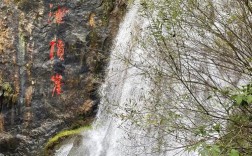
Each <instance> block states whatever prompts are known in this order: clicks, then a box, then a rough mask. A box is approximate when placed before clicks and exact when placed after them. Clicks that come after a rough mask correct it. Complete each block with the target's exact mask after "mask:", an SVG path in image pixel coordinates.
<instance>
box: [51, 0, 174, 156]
mask: <svg viewBox="0 0 252 156" xmlns="http://www.w3.org/2000/svg"><path fill="white" fill-rule="evenodd" d="M139 8H140V4H139V1H138V0H137V1H135V2H134V4H133V5H132V7H131V8H130V9H129V11H128V13H127V14H126V16H125V19H124V21H123V22H122V23H121V25H120V28H119V32H118V35H117V37H116V39H115V42H114V48H113V50H112V52H111V56H110V64H109V66H108V69H107V77H106V79H105V83H104V84H103V85H102V87H101V89H100V90H101V104H100V105H99V112H98V114H97V119H96V121H95V123H94V125H93V129H92V130H90V131H86V132H83V133H82V135H81V137H82V138H78V139H77V141H76V140H75V141H74V140H73V139H72V140H69V141H68V143H66V144H64V145H62V146H61V148H60V149H58V150H57V151H56V153H55V155H56V156H124V155H130V156H132V155H143V156H146V155H167V156H173V155H175V154H176V153H178V151H175V152H174V151H173V152H165V153H151V149H152V147H153V146H154V143H153V138H148V137H143V136H144V135H145V133H146V131H145V130H141V129H139V128H138V127H135V126H133V125H134V124H132V122H133V121H131V120H123V118H126V117H127V118H130V117H131V112H133V111H138V112H141V111H143V110H142V108H143V107H148V100H146V99H151V97H150V95H149V92H151V83H150V81H149V80H148V78H146V77H144V74H143V73H142V70H141V69H143V68H145V70H146V66H145V61H146V60H148V59H149V58H148V57H149V56H148V54H147V53H145V52H144V50H142V49H141V48H139V45H138V42H137V41H135V37H136V36H141V37H144V35H145V32H144V31H143V30H145V29H146V28H147V27H148V25H149V22H148V20H146V19H144V18H143V17H141V16H140V15H139ZM149 61H151V60H149ZM143 114H144V113H143ZM140 117H141V115H140ZM132 118H133V116H132ZM136 118H138V117H136ZM129 133H131V135H132V136H133V137H134V138H133V139H130V137H129V135H128V134H129ZM154 135H156V132H153V136H154ZM132 136H131V137H132ZM76 142H77V143H76ZM138 145H143V146H138Z"/></svg>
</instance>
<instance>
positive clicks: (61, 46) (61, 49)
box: [57, 39, 65, 60]
mask: <svg viewBox="0 0 252 156" xmlns="http://www.w3.org/2000/svg"><path fill="white" fill-rule="evenodd" d="M64 46H65V45H64V42H63V41H62V40H60V39H59V40H58V43H57V48H58V50H57V56H58V58H59V59H60V60H64V58H63V55H64Z"/></svg>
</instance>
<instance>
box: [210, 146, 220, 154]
mask: <svg viewBox="0 0 252 156" xmlns="http://www.w3.org/2000/svg"><path fill="white" fill-rule="evenodd" d="M211 153H212V156H219V155H220V153H221V151H220V148H219V146H217V145H213V146H212V148H211Z"/></svg>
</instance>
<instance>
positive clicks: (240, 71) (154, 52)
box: [121, 0, 252, 156]
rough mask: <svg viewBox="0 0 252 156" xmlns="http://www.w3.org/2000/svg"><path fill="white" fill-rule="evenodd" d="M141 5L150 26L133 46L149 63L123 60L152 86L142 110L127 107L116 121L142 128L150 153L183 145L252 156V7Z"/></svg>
mask: <svg viewBox="0 0 252 156" xmlns="http://www.w3.org/2000/svg"><path fill="white" fill-rule="evenodd" d="M141 5H142V7H143V9H142V15H143V16H144V18H145V19H147V20H148V21H149V27H146V29H147V30H146V35H145V36H144V37H143V36H141V35H139V36H138V41H139V43H140V44H141V45H142V47H141V48H142V49H143V50H144V51H145V52H146V53H147V55H148V56H150V58H148V60H147V59H146V61H144V62H143V63H142V64H135V63H134V62H131V60H130V59H127V58H123V59H124V60H125V62H127V63H128V64H130V65H132V66H134V67H136V68H138V69H141V71H142V72H143V73H142V75H144V76H146V77H148V79H149V80H150V81H151V84H152V87H153V88H152V90H151V92H150V93H149V94H150V95H151V97H145V103H146V104H145V105H146V106H145V107H143V108H142V109H141V110H138V109H136V108H130V109H131V111H132V113H131V114H130V115H125V114H123V115H121V116H122V119H123V120H129V121H131V122H132V123H133V124H134V125H135V126H136V127H138V128H139V129H141V130H142V131H143V129H144V132H142V133H141V137H142V136H146V138H148V139H150V138H151V140H152V142H153V149H152V152H153V153H155V152H157V151H158V152H165V151H169V150H173V149H179V148H181V147H186V149H187V150H188V151H191V152H192V151H197V152H198V153H199V154H201V155H202V156H208V155H213V156H214V155H216V156H217V155H230V156H237V155H245V156H249V155H252V153H251V150H250V149H252V144H251V142H252V140H251V139H252V134H251V133H252V131H251V128H252V127H251V121H252V107H251V102H252V86H251V75H252V74H251V69H252V64H251V58H252V45H251V42H252V36H251V35H249V34H252V28H251V26H250V25H251V23H252V21H251V18H250V16H251V15H252V3H251V2H249V1H238V0H230V1H221V2H218V3H217V2H216V1H213V0H186V1H184V0H160V1H158V2H157V1H149V0H142V1H141ZM149 59H150V60H149ZM146 67H147V68H146ZM241 86H243V87H241ZM129 103H132V104H131V105H132V106H135V105H134V102H132V101H129ZM128 105H130V104H128ZM127 109H129V108H127ZM127 132H128V134H129V136H130V135H131V136H130V137H129V138H131V139H134V138H137V137H136V135H135V134H133V133H130V132H129V129H128V131H127ZM171 138H173V139H171ZM169 140H175V141H174V142H170V143H169ZM136 142H137V141H136ZM155 144H156V145H155ZM138 146H143V147H144V145H143V144H136V147H138ZM155 146H156V147H157V148H156V147H155Z"/></svg>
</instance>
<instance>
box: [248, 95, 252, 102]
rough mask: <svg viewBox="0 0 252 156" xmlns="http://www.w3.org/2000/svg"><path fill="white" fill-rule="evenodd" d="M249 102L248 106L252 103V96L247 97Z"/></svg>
mask: <svg viewBox="0 0 252 156" xmlns="http://www.w3.org/2000/svg"><path fill="white" fill-rule="evenodd" d="M247 102H248V104H250V103H252V95H248V96H247Z"/></svg>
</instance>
